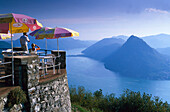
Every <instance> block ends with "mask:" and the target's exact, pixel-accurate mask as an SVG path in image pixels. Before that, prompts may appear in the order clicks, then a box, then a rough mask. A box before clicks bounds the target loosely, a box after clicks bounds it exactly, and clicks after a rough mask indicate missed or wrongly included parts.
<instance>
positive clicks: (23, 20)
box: [0, 13, 42, 33]
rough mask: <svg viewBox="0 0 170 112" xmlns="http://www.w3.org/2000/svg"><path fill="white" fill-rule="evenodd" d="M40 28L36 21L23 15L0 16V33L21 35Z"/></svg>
mask: <svg viewBox="0 0 170 112" xmlns="http://www.w3.org/2000/svg"><path fill="white" fill-rule="evenodd" d="M41 27H42V24H41V23H39V22H38V21H37V20H36V19H34V18H32V17H29V16H26V15H23V14H14V13H10V14H0V33H8V31H10V32H12V33H23V32H28V31H29V29H30V30H31V31H34V30H36V29H39V28H41Z"/></svg>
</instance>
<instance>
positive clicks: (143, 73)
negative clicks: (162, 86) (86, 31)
mask: <svg viewBox="0 0 170 112" xmlns="http://www.w3.org/2000/svg"><path fill="white" fill-rule="evenodd" d="M103 61H104V65H105V67H106V68H107V69H109V70H111V71H114V72H118V73H120V74H121V75H124V76H128V77H129V76H130V77H138V78H145V79H170V77H169V76H170V66H169V65H170V63H169V59H167V58H166V57H165V56H164V55H161V54H160V53H158V52H157V51H156V50H155V49H153V48H151V47H150V46H149V45H148V44H147V43H146V42H144V41H143V40H142V39H140V38H138V37H135V36H133V35H132V36H131V37H130V38H129V39H128V40H127V41H126V42H125V43H124V44H123V45H122V47H121V48H119V49H118V50H117V51H116V52H113V53H112V54H111V55H110V56H108V57H106V58H105V59H104V60H103Z"/></svg>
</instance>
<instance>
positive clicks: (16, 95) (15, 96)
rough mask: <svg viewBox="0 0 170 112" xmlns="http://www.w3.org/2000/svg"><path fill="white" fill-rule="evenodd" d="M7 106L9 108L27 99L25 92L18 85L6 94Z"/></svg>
mask: <svg viewBox="0 0 170 112" xmlns="http://www.w3.org/2000/svg"><path fill="white" fill-rule="evenodd" d="M7 98H8V100H7V106H8V107H9V108H11V107H12V106H13V105H14V104H17V105H18V104H20V103H25V102H26V101H27V98H26V94H25V93H24V91H23V90H22V89H21V88H20V87H18V88H15V89H14V90H12V91H11V92H10V93H9V94H8V96H7Z"/></svg>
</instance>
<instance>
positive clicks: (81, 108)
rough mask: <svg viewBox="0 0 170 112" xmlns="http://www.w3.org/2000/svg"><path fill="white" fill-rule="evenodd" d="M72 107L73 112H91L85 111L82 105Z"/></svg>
mask: <svg viewBox="0 0 170 112" xmlns="http://www.w3.org/2000/svg"><path fill="white" fill-rule="evenodd" d="M71 107H72V112H77V111H79V112H89V111H87V110H86V109H84V108H83V107H81V106H80V105H77V104H71Z"/></svg>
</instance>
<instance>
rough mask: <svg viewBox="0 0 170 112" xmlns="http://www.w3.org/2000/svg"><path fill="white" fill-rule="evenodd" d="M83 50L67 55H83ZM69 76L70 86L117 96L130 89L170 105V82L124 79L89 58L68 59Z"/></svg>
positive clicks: (69, 52) (68, 52) (76, 50)
mask: <svg viewBox="0 0 170 112" xmlns="http://www.w3.org/2000/svg"><path fill="white" fill-rule="evenodd" d="M82 50H83V49H75V50H69V51H67V55H77V54H81V51H82ZM67 74H68V83H69V86H71V85H72V86H75V87H78V86H84V87H85V89H86V90H88V91H91V92H94V91H96V90H99V89H102V90H103V93H104V94H110V93H115V95H116V96H119V95H120V94H121V93H123V91H124V90H126V89H130V90H132V91H136V92H137V91H140V92H142V93H143V92H146V93H148V94H152V95H153V96H159V97H160V98H161V99H162V100H163V101H168V103H170V81H167V80H166V81H159V80H144V79H135V78H127V77H122V76H120V75H118V74H116V73H114V72H112V71H109V70H107V69H105V67H104V64H103V63H101V62H99V61H96V60H93V59H90V58H87V57H67Z"/></svg>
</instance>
